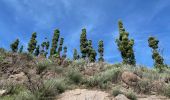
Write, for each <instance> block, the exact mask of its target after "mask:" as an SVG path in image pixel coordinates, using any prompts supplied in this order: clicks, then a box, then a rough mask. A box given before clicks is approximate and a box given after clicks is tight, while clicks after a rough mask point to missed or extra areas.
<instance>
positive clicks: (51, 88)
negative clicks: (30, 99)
mask: <svg viewBox="0 0 170 100" xmlns="http://www.w3.org/2000/svg"><path fill="white" fill-rule="evenodd" d="M65 89H66V84H65V82H64V80H63V79H50V80H45V81H44V82H43V85H42V86H41V87H40V88H39V89H37V90H36V91H35V92H34V95H35V97H36V100H51V99H52V98H54V97H55V96H56V95H58V94H60V93H63V92H64V91H65Z"/></svg>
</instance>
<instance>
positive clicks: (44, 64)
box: [37, 60, 50, 74]
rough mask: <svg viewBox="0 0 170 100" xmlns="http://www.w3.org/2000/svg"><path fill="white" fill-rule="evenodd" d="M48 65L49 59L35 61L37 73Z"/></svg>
mask: <svg viewBox="0 0 170 100" xmlns="http://www.w3.org/2000/svg"><path fill="white" fill-rule="evenodd" d="M49 66H50V62H49V61H47V60H46V61H44V62H38V63H37V74H41V73H42V72H43V71H44V70H45V69H46V68H47V67H49Z"/></svg>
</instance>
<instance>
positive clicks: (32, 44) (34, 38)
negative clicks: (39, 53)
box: [27, 32, 37, 54]
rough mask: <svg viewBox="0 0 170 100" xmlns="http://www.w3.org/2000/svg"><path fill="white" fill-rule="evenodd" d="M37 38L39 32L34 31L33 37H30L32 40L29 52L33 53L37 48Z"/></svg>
mask: <svg viewBox="0 0 170 100" xmlns="http://www.w3.org/2000/svg"><path fill="white" fill-rule="evenodd" d="M36 38H37V33H36V32H34V33H33V34H32V37H31V39H30V42H29V43H28V49H27V50H28V52H29V53H30V54H33V52H34V50H35V48H36V45H37V40H36Z"/></svg>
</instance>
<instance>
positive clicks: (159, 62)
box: [148, 37, 166, 71]
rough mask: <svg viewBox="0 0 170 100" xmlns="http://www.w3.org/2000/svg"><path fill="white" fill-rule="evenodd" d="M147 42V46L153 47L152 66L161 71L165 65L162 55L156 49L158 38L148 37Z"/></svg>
mask: <svg viewBox="0 0 170 100" xmlns="http://www.w3.org/2000/svg"><path fill="white" fill-rule="evenodd" d="M148 43H149V47H150V48H152V49H153V50H152V53H153V54H152V59H153V60H154V66H155V68H158V69H159V70H160V71H162V70H163V68H164V67H165V66H166V65H165V64H164V59H163V57H162V56H161V55H160V54H159V52H158V50H157V49H158V43H159V40H157V39H156V38H155V37H149V39H148Z"/></svg>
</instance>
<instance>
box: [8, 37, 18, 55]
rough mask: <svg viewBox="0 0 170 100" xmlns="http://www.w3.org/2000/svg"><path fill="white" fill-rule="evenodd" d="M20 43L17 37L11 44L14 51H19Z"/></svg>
mask: <svg viewBox="0 0 170 100" xmlns="http://www.w3.org/2000/svg"><path fill="white" fill-rule="evenodd" d="M18 45H19V39H16V40H15V41H14V42H13V43H12V44H11V45H10V48H11V50H12V52H17V51H18Z"/></svg>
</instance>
